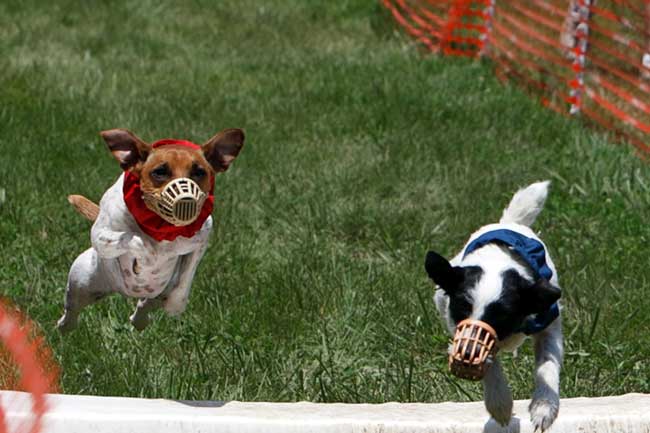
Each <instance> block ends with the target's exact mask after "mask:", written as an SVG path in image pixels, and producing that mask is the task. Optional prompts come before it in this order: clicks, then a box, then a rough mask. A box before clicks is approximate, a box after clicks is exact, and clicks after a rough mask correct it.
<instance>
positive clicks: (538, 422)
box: [528, 398, 560, 432]
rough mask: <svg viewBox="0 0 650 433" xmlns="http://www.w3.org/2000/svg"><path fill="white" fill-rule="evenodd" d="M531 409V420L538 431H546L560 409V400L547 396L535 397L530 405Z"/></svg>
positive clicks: (529, 408)
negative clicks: (547, 397)
mask: <svg viewBox="0 0 650 433" xmlns="http://www.w3.org/2000/svg"><path fill="white" fill-rule="evenodd" d="M528 410H529V411H530V422H531V423H533V427H535V431H536V432H538V431H539V432H544V431H546V430H548V429H549V428H550V427H551V425H552V424H553V422H554V421H555V418H557V414H558V412H559V411H560V402H559V401H557V400H549V399H545V398H541V399H536V400H535V399H534V400H533V401H532V402H531V403H530V406H529V407H528Z"/></svg>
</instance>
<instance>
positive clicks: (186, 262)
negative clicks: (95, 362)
mask: <svg viewBox="0 0 650 433" xmlns="http://www.w3.org/2000/svg"><path fill="white" fill-rule="evenodd" d="M123 180H124V175H121V176H120V177H119V179H118V180H117V181H116V182H115V183H114V184H113V185H112V186H111V187H110V188H109V189H108V190H107V191H106V193H104V196H103V197H102V200H101V201H100V203H99V208H100V210H99V216H98V217H97V220H96V221H95V223H94V224H93V227H92V229H91V236H90V237H91V243H92V248H89V249H87V250H86V251H84V252H83V253H81V255H79V257H77V259H76V260H75V261H74V263H73V264H72V267H71V268H70V273H69V275H68V285H67V288H66V298H65V312H64V314H63V316H62V317H61V318H60V319H59V321H58V324H57V327H58V328H59V329H60V330H61V331H68V330H71V329H73V328H74V327H75V326H76V323H77V316H78V315H79V312H80V311H81V309H82V308H83V307H85V306H87V305H89V304H92V303H93V302H96V301H97V300H99V299H101V298H103V297H104V296H106V295H109V294H111V293H116V292H117V293H121V294H122V295H124V296H127V297H134V298H139V299H140V300H139V302H138V305H137V308H136V311H135V312H134V313H133V315H132V316H131V318H130V319H131V323H132V324H133V326H135V328H136V329H139V330H141V329H144V328H145V327H146V326H147V324H148V323H149V317H148V313H149V312H150V311H151V310H153V309H156V308H159V307H163V308H164V309H165V310H166V311H167V313H169V314H171V315H178V314H181V313H182V312H183V311H184V310H185V307H186V305H187V301H188V298H189V294H190V289H191V284H192V280H193V278H194V273H195V272H196V268H197V267H198V264H199V261H200V260H201V258H202V257H203V254H204V253H205V251H206V249H207V246H208V238H209V236H210V232H211V230H212V217H208V219H207V220H206V221H205V223H204V224H203V226H202V227H201V229H200V230H199V231H198V232H197V233H196V234H195V235H194V236H193V237H192V238H185V237H182V236H179V237H177V238H176V239H175V240H173V241H160V242H156V241H155V240H153V239H152V238H150V237H149V236H148V235H146V234H145V233H144V232H142V230H141V229H140V227H139V226H138V224H137V223H136V221H135V219H134V218H133V216H132V215H131V213H130V212H129V211H128V209H127V207H126V205H125V204H124V198H123V195H122V186H123ZM134 271H135V272H134Z"/></svg>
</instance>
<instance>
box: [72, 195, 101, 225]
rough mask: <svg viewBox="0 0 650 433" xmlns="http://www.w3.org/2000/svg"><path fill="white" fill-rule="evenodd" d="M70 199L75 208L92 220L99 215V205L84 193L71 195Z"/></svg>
mask: <svg viewBox="0 0 650 433" xmlns="http://www.w3.org/2000/svg"><path fill="white" fill-rule="evenodd" d="M68 201H69V202H70V204H71V205H72V206H74V208H75V209H76V210H77V212H79V213H80V214H81V215H83V216H84V217H85V218H86V219H89V220H90V221H95V220H96V219H97V216H98V215H99V206H98V205H96V204H95V203H93V202H92V201H90V200H88V199H87V198H86V197H84V196H83V195H69V196H68Z"/></svg>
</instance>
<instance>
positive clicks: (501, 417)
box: [488, 405, 512, 427]
mask: <svg viewBox="0 0 650 433" xmlns="http://www.w3.org/2000/svg"><path fill="white" fill-rule="evenodd" d="M488 412H489V413H490V416H491V417H492V419H494V420H495V421H496V422H497V423H499V424H500V425H501V426H502V427H507V426H508V424H510V419H511V418H512V405H510V407H500V408H492V409H490V408H488Z"/></svg>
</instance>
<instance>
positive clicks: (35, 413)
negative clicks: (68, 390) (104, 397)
mask: <svg viewBox="0 0 650 433" xmlns="http://www.w3.org/2000/svg"><path fill="white" fill-rule="evenodd" d="M58 375H59V367H58V365H57V363H56V361H55V360H54V357H53V355H52V352H51V351H50V349H49V347H48V346H47V344H45V340H44V339H43V337H41V336H40V335H39V333H38V331H37V328H36V327H35V325H34V324H33V323H32V322H31V321H30V320H29V319H28V318H27V317H26V316H25V315H24V314H21V313H20V311H19V310H18V309H16V308H15V307H14V306H13V305H12V304H11V303H10V302H8V301H7V300H3V299H1V298H0V389H3V390H14V391H25V392H28V393H30V396H31V407H22V405H24V404H25V403H24V401H23V400H22V399H20V400H18V401H12V400H11V399H9V398H8V397H7V396H4V397H3V398H2V400H0V433H36V432H38V431H39V430H40V428H41V419H42V417H43V415H44V414H45V412H46V411H47V401H46V398H45V394H46V393H48V392H58V391H59V385H58ZM17 405H18V406H17ZM7 411H13V412H16V413H23V414H25V415H23V416H22V417H21V419H19V420H14V421H13V422H12V423H9V422H8V420H7V419H6V418H5V415H4V414H5V413H6V412H7ZM26 414H31V416H29V415H26ZM10 427H11V428H10Z"/></svg>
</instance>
